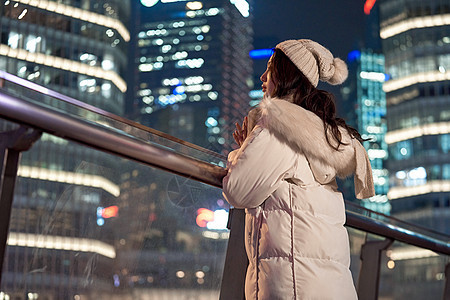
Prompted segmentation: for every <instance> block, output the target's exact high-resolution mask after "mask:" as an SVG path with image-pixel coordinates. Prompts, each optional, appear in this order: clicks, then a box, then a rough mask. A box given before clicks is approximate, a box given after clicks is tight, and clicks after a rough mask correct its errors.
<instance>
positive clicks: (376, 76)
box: [359, 71, 386, 82]
mask: <svg viewBox="0 0 450 300" xmlns="http://www.w3.org/2000/svg"><path fill="white" fill-rule="evenodd" d="M359 76H360V77H361V78H362V79H367V80H373V81H379V82H384V81H385V80H386V75H385V74H384V73H379V72H365V71H362V72H360V73H359Z"/></svg>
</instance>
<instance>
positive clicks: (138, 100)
mask: <svg viewBox="0 0 450 300" xmlns="http://www.w3.org/2000/svg"><path fill="white" fill-rule="evenodd" d="M135 5H136V6H135V7H134V8H135V10H136V14H135V20H136V24H137V26H136V31H135V32H133V33H132V39H136V42H135V43H133V42H132V44H135V45H136V48H135V49H134V51H132V54H131V56H132V59H134V63H133V75H132V76H133V77H134V83H133V87H134V90H132V91H131V90H130V93H129V95H130V98H133V99H134V102H133V103H132V105H131V106H130V108H129V112H130V114H131V115H130V117H131V118H132V119H135V120H138V121H139V122H140V123H142V124H144V125H147V126H149V127H152V128H155V129H158V130H160V131H163V132H166V133H168V134H170V135H173V136H175V137H178V138H181V139H183V140H186V141H189V142H192V143H194V144H197V145H200V146H203V147H206V148H209V149H212V150H215V151H217V152H221V151H224V152H225V150H224V149H225V148H227V151H228V150H229V148H230V146H229V145H230V144H231V142H232V140H233V139H232V136H231V133H232V131H233V129H232V126H234V123H235V122H242V119H243V116H245V115H246V113H247V112H248V108H249V100H250V99H249V96H248V94H249V91H250V89H251V87H252V82H251V81H252V62H251V59H250V58H249V51H250V50H251V47H252V35H253V30H252V26H251V14H250V6H249V3H248V2H247V1H226V0H214V1H205V2H199V1H192V2H187V1H169V0H162V1H159V2H158V1H141V3H138V1H136V3H135ZM225 145H226V146H225Z"/></svg>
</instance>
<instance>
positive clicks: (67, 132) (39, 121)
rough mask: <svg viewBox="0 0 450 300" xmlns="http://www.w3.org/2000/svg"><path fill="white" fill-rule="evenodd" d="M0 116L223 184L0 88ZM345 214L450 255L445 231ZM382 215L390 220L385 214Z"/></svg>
mask: <svg viewBox="0 0 450 300" xmlns="http://www.w3.org/2000/svg"><path fill="white" fill-rule="evenodd" d="M0 117H2V118H5V119H8V120H10V121H13V122H18V123H21V124H25V125H28V126H31V127H34V128H37V129H40V130H43V131H45V132H48V133H51V134H54V135H57V136H60V137H63V138H65V139H69V140H73V141H76V142H78V143H81V144H84V145H86V146H89V147H93V148H96V149H99V150H101V151H105V152H109V153H112V154H115V155H119V156H122V157H125V158H128V159H132V160H135V161H138V162H141V163H145V164H148V165H150V166H155V167H158V168H161V169H164V170H167V171H170V172H172V173H176V174H179V175H182V176H186V177H190V178H193V179H196V180H199V181H201V182H204V183H207V184H210V185H212V186H215V187H219V188H221V187H222V178H223V176H225V174H226V170H225V169H224V168H222V167H219V166H215V165H212V164H210V163H207V162H203V161H199V160H197V159H194V158H191V157H188V156H185V155H182V154H179V153H176V152H174V151H172V150H169V149H167V148H164V147H161V146H158V145H154V144H150V143H145V142H143V141H140V140H138V139H135V138H133V137H130V136H129V135H126V134H125V133H123V134H121V133H120V132H117V131H113V130H110V129H108V128H106V127H103V126H101V125H98V124H95V123H91V122H89V121H86V120H83V119H81V118H77V117H73V116H69V115H65V114H63V113H61V112H59V111H57V110H54V109H51V108H48V107H43V106H39V105H37V104H34V103H31V102H27V101H25V100H22V99H19V98H17V97H14V96H10V95H7V94H5V93H3V92H1V91H0ZM367 211H368V210H367ZM346 216H347V222H346V225H347V226H349V227H352V228H355V229H359V230H363V231H365V232H369V233H374V234H377V235H380V236H384V237H387V238H392V239H395V240H398V241H401V242H404V243H407V244H410V245H414V246H418V247H421V248H426V249H429V250H432V251H435V252H437V253H441V254H444V255H450V243H449V239H447V236H446V235H445V234H442V235H441V236H442V237H444V238H445V239H447V240H444V239H443V240H439V239H435V238H432V237H430V236H426V235H424V234H420V233H417V232H413V231H411V230H407V229H404V228H401V227H400V226H396V225H391V224H387V223H385V222H381V221H379V220H376V219H373V218H369V217H367V216H364V215H362V214H358V213H356V212H352V211H349V210H347V211H346ZM385 218H386V219H389V217H388V216H386V217H385ZM396 222H397V223H399V222H398V221H396Z"/></svg>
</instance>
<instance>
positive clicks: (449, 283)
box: [442, 263, 450, 300]
mask: <svg viewBox="0 0 450 300" xmlns="http://www.w3.org/2000/svg"><path fill="white" fill-rule="evenodd" d="M442 299H443V300H448V299H450V263H447V265H446V266H445V287H444V297H443V298H442Z"/></svg>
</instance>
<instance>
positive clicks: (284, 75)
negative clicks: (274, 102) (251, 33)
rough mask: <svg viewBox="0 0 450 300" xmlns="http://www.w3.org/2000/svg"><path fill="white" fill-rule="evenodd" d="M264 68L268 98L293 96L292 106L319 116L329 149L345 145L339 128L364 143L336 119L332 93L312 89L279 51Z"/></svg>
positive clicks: (356, 132)
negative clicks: (268, 78) (268, 82)
mask: <svg viewBox="0 0 450 300" xmlns="http://www.w3.org/2000/svg"><path fill="white" fill-rule="evenodd" d="M268 68H269V71H270V72H271V77H272V78H273V80H274V83H275V89H274V91H273V93H272V95H271V96H273V97H278V98H284V97H286V96H290V97H293V102H294V103H295V104H297V105H299V106H301V107H303V108H304V109H307V110H309V111H312V112H313V113H315V114H316V115H317V116H319V117H320V118H321V119H322V121H323V126H324V131H325V137H326V139H327V142H328V144H329V145H330V146H331V147H333V148H334V149H335V150H339V146H340V145H346V144H345V143H344V142H342V135H341V132H340V131H339V127H342V128H345V129H346V130H347V132H348V133H349V134H350V136H352V137H353V138H356V139H357V140H358V141H360V142H362V141H364V139H363V138H361V135H360V134H359V132H358V131H357V130H356V129H355V128H353V127H351V126H348V125H347V124H346V123H345V121H344V119H342V118H338V117H337V116H336V104H335V100H334V96H333V94H331V93H329V92H327V91H323V90H319V89H317V88H315V87H314V86H313V85H312V84H311V82H310V81H309V80H308V78H306V77H305V75H303V73H302V72H300V70H299V69H298V68H297V67H296V66H295V65H294V63H293V62H292V61H291V60H290V59H289V58H288V57H287V56H286V54H284V53H283V51H281V50H280V49H275V50H274V53H273V55H272V59H271V61H270V63H269V66H268ZM328 130H329V131H330V132H331V135H332V136H333V138H334V139H335V140H336V141H337V142H338V144H337V146H333V144H332V143H331V142H330V140H329V139H328Z"/></svg>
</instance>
